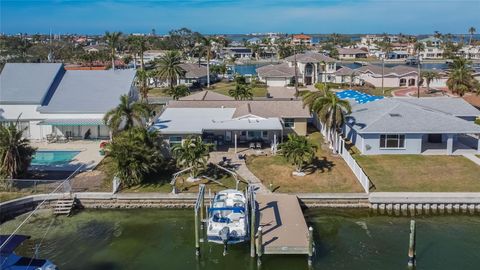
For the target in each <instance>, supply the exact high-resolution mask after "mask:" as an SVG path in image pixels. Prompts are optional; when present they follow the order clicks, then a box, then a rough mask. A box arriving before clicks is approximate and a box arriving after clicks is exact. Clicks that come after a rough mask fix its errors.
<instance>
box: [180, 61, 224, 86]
mask: <svg viewBox="0 0 480 270" xmlns="http://www.w3.org/2000/svg"><path fill="white" fill-rule="evenodd" d="M180 67H181V68H182V69H183V70H185V73H184V75H183V76H182V77H180V78H178V80H177V84H178V85H180V84H184V85H187V86H191V85H192V84H194V83H198V84H201V85H207V74H208V72H207V67H206V66H202V65H198V64H193V63H183V64H180ZM215 80H216V77H215V75H214V74H212V73H211V74H210V82H214V81H215Z"/></svg>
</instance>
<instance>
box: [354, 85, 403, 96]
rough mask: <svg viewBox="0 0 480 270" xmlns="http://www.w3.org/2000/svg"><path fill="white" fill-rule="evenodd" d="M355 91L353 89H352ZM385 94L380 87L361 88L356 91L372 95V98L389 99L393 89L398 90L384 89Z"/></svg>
mask: <svg viewBox="0 0 480 270" xmlns="http://www.w3.org/2000/svg"><path fill="white" fill-rule="evenodd" d="M353 89H355V87H353ZM384 89H385V93H383V91H382V88H381V87H376V88H373V89H372V88H361V89H358V91H359V92H363V93H366V94H369V95H374V96H385V97H391V96H392V91H393V90H395V89H398V88H397V87H384Z"/></svg>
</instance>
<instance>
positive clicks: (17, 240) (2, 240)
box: [0, 234, 30, 254]
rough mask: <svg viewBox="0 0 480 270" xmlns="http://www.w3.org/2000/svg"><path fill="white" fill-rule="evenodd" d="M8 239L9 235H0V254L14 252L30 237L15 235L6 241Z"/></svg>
mask: <svg viewBox="0 0 480 270" xmlns="http://www.w3.org/2000/svg"><path fill="white" fill-rule="evenodd" d="M8 237H10V235H0V246H1V247H2V248H1V249H0V254H10V253H12V252H13V251H15V249H16V248H17V247H18V246H20V245H21V244H22V243H23V241H25V240H27V239H30V236H28V235H20V234H15V235H13V236H12V237H11V238H10V239H8ZM7 240H8V242H7Z"/></svg>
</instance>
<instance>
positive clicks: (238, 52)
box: [223, 47, 253, 59]
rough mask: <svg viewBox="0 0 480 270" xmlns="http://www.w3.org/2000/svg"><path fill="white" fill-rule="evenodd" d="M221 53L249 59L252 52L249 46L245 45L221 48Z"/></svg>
mask: <svg viewBox="0 0 480 270" xmlns="http://www.w3.org/2000/svg"><path fill="white" fill-rule="evenodd" d="M223 55H224V56H225V55H227V56H228V57H230V58H232V57H235V58H236V59H251V58H252V56H253V52H252V50H251V49H250V48H247V47H226V48H224V49H223Z"/></svg>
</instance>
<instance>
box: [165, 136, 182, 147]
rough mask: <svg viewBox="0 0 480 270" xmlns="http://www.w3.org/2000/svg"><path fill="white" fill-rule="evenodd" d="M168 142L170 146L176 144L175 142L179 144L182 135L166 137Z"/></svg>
mask: <svg viewBox="0 0 480 270" xmlns="http://www.w3.org/2000/svg"><path fill="white" fill-rule="evenodd" d="M168 142H169V143H170V146H173V145H176V144H181V143H182V137H181V136H171V137H170V138H168Z"/></svg>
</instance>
